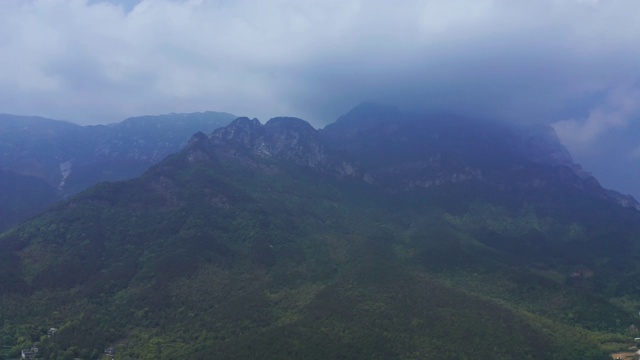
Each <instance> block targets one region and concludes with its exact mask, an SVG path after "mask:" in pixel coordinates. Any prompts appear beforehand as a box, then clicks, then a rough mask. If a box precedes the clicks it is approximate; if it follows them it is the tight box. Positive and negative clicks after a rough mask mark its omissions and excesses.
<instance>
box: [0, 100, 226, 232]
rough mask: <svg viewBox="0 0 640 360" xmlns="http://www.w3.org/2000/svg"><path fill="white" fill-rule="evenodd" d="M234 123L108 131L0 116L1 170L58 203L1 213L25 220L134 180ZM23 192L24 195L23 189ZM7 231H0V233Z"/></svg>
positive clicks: (201, 118)
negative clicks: (41, 185) (33, 183)
mask: <svg viewBox="0 0 640 360" xmlns="http://www.w3.org/2000/svg"><path fill="white" fill-rule="evenodd" d="M235 118H236V117H235V116H233V115H230V114H226V113H216V112H204V113H192V114H168V115H160V116H142V117H134V118H129V119H126V120H124V121H122V122H120V123H117V124H112V125H107V126H104V125H99V126H79V125H75V124H72V123H68V122H64V121H58V120H51V119H46V118H41V117H27V116H15V115H6V114H0V168H1V169H4V170H5V171H10V172H12V173H15V174H18V175H23V176H32V177H35V178H38V179H40V180H42V181H44V182H46V183H48V184H49V186H50V187H52V188H55V189H57V193H58V194H57V197H51V196H47V197H45V198H43V199H47V200H49V201H42V202H40V203H39V204H40V205H41V206H40V207H34V209H33V210H34V211H27V212H24V211H22V210H23V209H22V210H21V209H18V208H16V213H15V214H14V213H13V212H12V211H13V210H12V209H14V208H13V207H11V206H9V203H3V205H2V209H1V211H3V212H4V213H7V214H9V218H12V219H18V220H24V219H25V218H26V217H27V216H29V215H33V214H35V211H37V210H41V209H42V208H44V206H46V205H49V204H51V203H53V201H54V200H57V199H61V198H62V197H64V196H68V195H72V194H75V193H77V192H79V191H81V190H83V189H85V188H87V187H89V186H91V185H94V184H96V183H99V182H101V181H114V180H123V179H129V178H133V177H135V176H138V175H140V174H141V173H142V172H144V171H145V170H146V169H148V168H149V167H150V166H151V165H153V164H155V163H157V162H158V161H160V160H162V159H163V158H164V157H166V156H167V155H169V154H172V153H174V152H177V151H179V150H180V149H181V148H182V147H183V146H184V145H185V144H186V142H187V140H188V139H189V138H190V137H191V136H192V135H193V134H194V133H196V132H197V131H207V132H210V131H213V130H214V129H216V128H218V127H221V126H224V125H227V124H228V123H229V122H231V121H232V120H233V119H235ZM25 185H26V184H25ZM22 190H23V191H25V192H29V190H28V189H27V188H26V187H22ZM12 191H13V189H10V188H2V189H0V196H13V195H14V194H13V193H12ZM34 191H38V190H37V189H35V190H34ZM16 195H18V196H23V197H24V196H29V195H28V194H26V193H24V194H16ZM31 204H33V205H35V204H36V203H34V202H32V203H31ZM21 211H22V212H21ZM3 223H5V225H6V226H8V225H12V224H14V222H11V221H4V222H3ZM6 226H0V230H3V229H6Z"/></svg>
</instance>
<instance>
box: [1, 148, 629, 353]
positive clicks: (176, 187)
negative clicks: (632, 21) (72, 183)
mask: <svg viewBox="0 0 640 360" xmlns="http://www.w3.org/2000/svg"><path fill="white" fill-rule="evenodd" d="M190 151H191V150H189V149H188V150H185V151H183V152H182V153H180V154H178V155H175V156H173V157H171V158H169V159H167V160H166V161H164V162H162V163H160V164H159V165H157V166H155V167H154V168H152V169H151V170H150V171H148V172H147V173H145V174H144V175H143V176H142V177H140V178H138V179H135V180H131V181H127V182H119V183H110V184H100V185H98V186H95V187H93V188H91V189H89V190H88V191H85V192H83V193H81V194H80V195H78V196H75V197H73V198H71V199H69V200H67V201H65V202H62V203H59V204H57V205H55V206H54V207H52V208H50V209H49V210H47V211H46V212H45V213H44V214H42V215H41V216H39V217H37V218H35V219H33V220H31V221H29V222H27V223H25V224H23V225H21V226H19V227H17V228H14V229H13V230H11V231H10V232H8V233H6V234H4V235H3V236H2V238H0V260H2V261H0V276H1V279H0V280H1V281H0V321H1V322H0V323H1V324H2V328H1V330H0V339H2V344H3V346H4V347H3V348H2V349H0V351H2V354H1V356H2V357H6V358H16V357H19V355H20V349H23V348H27V347H29V346H31V345H32V344H35V343H37V344H38V346H39V348H40V353H41V354H42V356H43V357H45V358H48V359H74V358H82V359H95V358H98V357H100V356H102V354H103V351H104V349H105V348H107V347H109V346H113V347H114V348H115V349H116V351H117V358H120V359H176V358H228V359H242V358H252V359H255V358H277V359H443V358H458V359H515V358H523V359H578V358H579V359H607V358H608V357H609V356H608V354H609V352H611V351H614V350H619V349H624V348H625V347H627V346H628V341H629V340H630V339H632V337H633V334H631V333H629V326H630V325H632V324H635V325H636V326H637V325H638V321H637V320H638V317H637V310H638V306H639V305H640V304H639V303H638V300H637V299H638V297H637V296H638V295H639V290H638V288H637V287H635V284H634V282H633V281H632V279H634V276H635V275H636V274H638V272H639V271H640V269H639V268H638V265H637V264H636V262H635V261H634V259H635V257H636V255H637V253H638V248H637V244H638V240H639V239H638V236H639V235H638V234H640V231H639V230H640V221H638V216H639V215H638V213H637V212H636V211H635V210H629V209H624V208H621V207H618V206H616V205H613V204H612V203H611V202H609V201H607V200H604V199H601V198H599V197H596V196H591V197H589V196H587V195H585V194H584V193H579V192H572V191H569V190H567V189H568V188H567V187H563V186H564V185H557V188H552V187H551V188H547V190H546V191H548V192H545V194H547V195H545V196H541V195H540V192H536V191H531V192H515V191H511V192H510V191H509V190H506V191H503V190H500V191H498V190H496V188H495V187H491V186H489V185H487V184H483V183H480V182H469V183H464V184H462V183H461V184H458V183H452V184H443V185H441V186H437V187H430V188H421V189H413V190H408V191H404V192H386V191H380V188H379V187H376V186H374V185H371V186H368V185H366V186H365V185H363V184H362V183H360V182H357V183H356V182H351V181H342V180H336V179H334V178H332V177H324V176H322V175H318V174H317V173H315V172H313V171H310V170H309V169H306V168H298V167H294V166H291V165H290V164H285V163H281V162H278V161H276V160H261V159H257V158H252V157H249V156H244V155H239V154H238V153H233V156H222V155H216V153H214V152H209V153H208V155H209V156H208V157H203V158H201V160H199V161H196V162H194V161H192V160H191V159H193V157H191V155H192V154H191V153H190ZM594 219H597V221H594ZM634 299H635V300H634ZM51 327H56V328H58V331H57V332H56V333H55V334H54V335H52V336H50V337H49V336H48V335H47V330H48V329H49V328H51Z"/></svg>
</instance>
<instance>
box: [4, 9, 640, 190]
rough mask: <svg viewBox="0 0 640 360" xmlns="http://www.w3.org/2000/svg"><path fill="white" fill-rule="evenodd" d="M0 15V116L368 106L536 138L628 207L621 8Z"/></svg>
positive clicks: (323, 118) (101, 116) (76, 117)
mask: <svg viewBox="0 0 640 360" xmlns="http://www.w3.org/2000/svg"><path fill="white" fill-rule="evenodd" d="M0 6H1V7H0V112H3V113H12V114H23V115H27V114H28V115H41V116H46V117H52V118H57V119H65V120H70V121H73V122H77V123H81V124H95V123H108V122H116V121H120V120H122V119H124V118H126V117H128V116H134V115H141V114H160V113H167V112H194V111H204V110H217V111H226V112H230V113H234V114H237V115H243V116H250V117H258V118H260V119H261V120H262V121H263V122H264V121H265V120H267V119H268V118H270V117H273V116H278V115H290V116H298V117H301V118H303V119H306V120H308V121H310V122H311V123H312V124H313V125H314V126H316V127H319V126H323V125H325V124H327V123H329V122H331V121H333V120H335V118H336V117H338V116H339V115H341V114H343V113H345V112H346V111H348V110H349V109H350V108H351V107H353V106H355V105H356V104H357V103H359V102H361V101H364V100H375V101H380V102H384V103H390V104H395V105H398V106H400V107H402V108H405V109H412V108H424V109H428V110H445V111H450V112H457V113H462V114H470V115H472V116H476V117H491V118H497V119H503V120H507V121H513V122H519V123H545V124H552V125H553V126H554V127H555V128H556V131H557V132H558V134H559V136H560V137H561V139H562V140H563V142H564V143H565V145H566V146H567V147H568V148H569V149H570V151H571V152H572V154H573V155H574V157H575V158H576V159H577V160H578V161H579V162H582V163H583V164H584V165H585V168H586V169H587V170H591V171H593V172H594V173H596V175H597V176H598V178H599V179H601V180H603V182H604V183H605V185H608V186H610V187H615V188H617V189H619V190H622V191H625V192H634V194H635V195H636V196H639V195H640V170H633V169H632V170H630V169H628V167H633V166H635V168H640V166H638V165H640V136H631V135H630V133H629V132H630V131H633V130H634V129H635V130H639V131H640V124H638V121H639V119H640V116H639V115H640V46H639V44H640V21H638V14H640V1H637V0H404V1H402V0H401V1H388V0H210V1H205V0H200V1H198V0H192V1H186V0H185V1H182V0H142V1H136V0H108V1H107V0H90V1H88V0H2V4H1V5H0ZM636 134H639V135H640V133H636ZM614 149H615V151H614ZM609 153H611V154H609ZM610 156H616V157H617V158H616V160H617V161H619V162H620V164H621V165H619V166H618V168H616V169H611V168H607V166H610V165H609V164H607V158H608V157H610ZM596 159H600V160H596ZM602 159H604V160H602ZM609 160H610V159H609ZM609 163H612V161H609ZM625 169H626V170H627V172H626V173H624V174H623V173H622V172H621V171H623V170H625Z"/></svg>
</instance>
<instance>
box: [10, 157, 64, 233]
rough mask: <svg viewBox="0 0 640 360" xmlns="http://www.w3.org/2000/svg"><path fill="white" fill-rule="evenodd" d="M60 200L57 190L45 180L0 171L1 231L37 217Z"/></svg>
mask: <svg viewBox="0 0 640 360" xmlns="http://www.w3.org/2000/svg"><path fill="white" fill-rule="evenodd" d="M58 199H59V197H58V192H57V189H55V188H54V187H52V186H51V185H49V184H48V183H46V182H45V181H44V180H42V179H40V178H38V177H35V176H28V175H19V174H16V173H14V172H11V171H6V170H2V169H0V204H2V206H0V231H1V230H3V229H7V228H9V227H10V226H11V225H15V224H17V223H19V222H20V221H23V220H25V219H27V218H28V217H29V216H31V215H35V214H36V213H37V212H38V211H39V210H42V209H43V208H44V207H46V206H47V205H50V204H52V203H54V202H55V201H56V200H58Z"/></svg>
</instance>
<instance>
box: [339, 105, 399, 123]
mask: <svg viewBox="0 0 640 360" xmlns="http://www.w3.org/2000/svg"><path fill="white" fill-rule="evenodd" d="M401 114H402V112H401V111H400V109H399V108H398V107H396V106H391V105H386V104H381V103H377V102H373V101H365V102H363V103H360V104H358V105H356V106H355V107H354V108H353V109H351V110H350V111H349V112H348V113H346V114H345V115H343V116H341V117H339V118H338V120H337V121H336V122H343V121H354V120H355V121H371V120H388V119H397V118H398V117H400V115H401Z"/></svg>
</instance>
